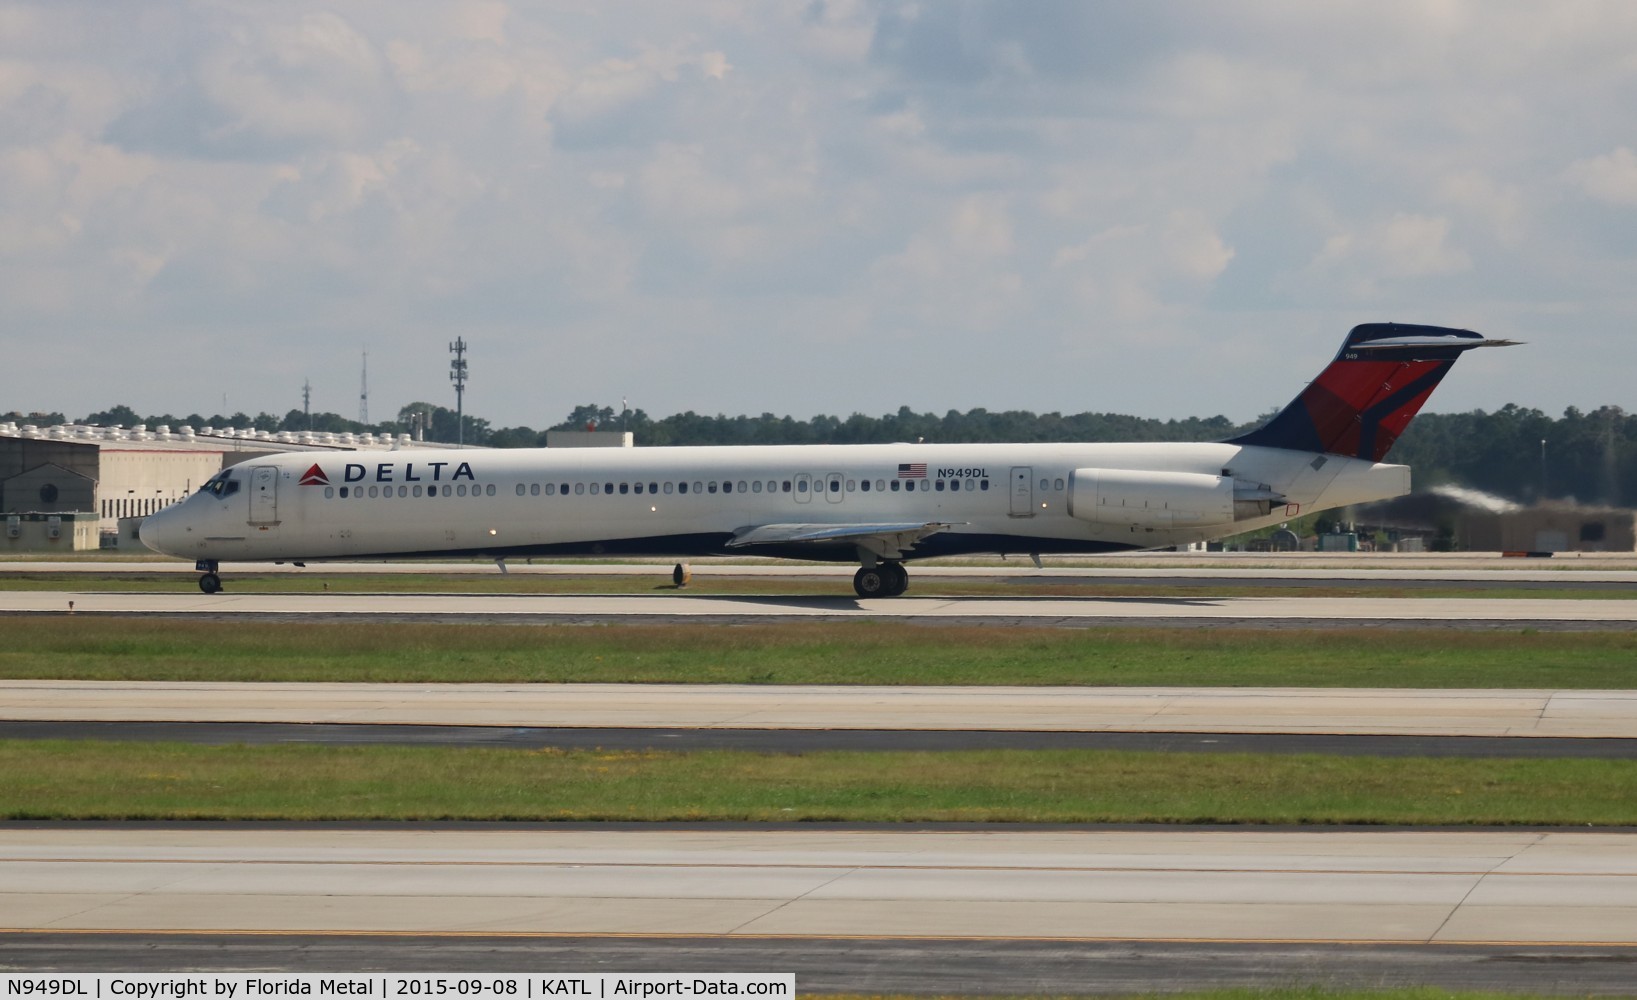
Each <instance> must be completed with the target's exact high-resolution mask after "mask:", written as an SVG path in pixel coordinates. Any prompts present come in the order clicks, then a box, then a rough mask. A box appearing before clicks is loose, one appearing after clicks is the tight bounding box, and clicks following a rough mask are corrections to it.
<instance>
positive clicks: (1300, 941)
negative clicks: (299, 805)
mask: <svg viewBox="0 0 1637 1000" xmlns="http://www.w3.org/2000/svg"><path fill="white" fill-rule="evenodd" d="M0 934H36V935H46V934H72V935H75V936H79V937H142V936H147V937H291V938H296V937H335V938H408V939H435V938H523V939H528V938H542V939H544V938H552V939H557V938H565V939H566V938H593V939H600V938H608V939H616V940H632V941H700V940H711V941H727V940H731V941H982V942H987V943H1009V942H1015V943H1018V944H1029V943H1043V944H1056V943H1062V942H1069V943H1086V944H1092V943H1099V944H1202V945H1343V946H1365V945H1399V946H1408V947H1429V948H1450V949H1461V948H1619V949H1626V950H1637V941H1527V940H1502V939H1497V940H1494V941H1407V940H1403V939H1398V938H1211V937H1077V936H1065V937H1041V936H1039V935H1029V936H1018V937H1007V936H1004V935H995V934H919V935H917V934H766V933H753V934H739V933H734V932H729V933H726V934H683V933H666V932H642V931H606V932H605V931H591V932H587V931H356V930H300V931H270V930H265V929H260V930H222V929H220V928H217V929H211V930H187V929H185V928H175V929H170V928H167V929H160V930H140V931H133V930H106V929H102V928H62V929H60V930H59V929H56V928H50V927H0Z"/></svg>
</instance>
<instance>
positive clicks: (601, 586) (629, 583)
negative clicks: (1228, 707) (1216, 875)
mask: <svg viewBox="0 0 1637 1000" xmlns="http://www.w3.org/2000/svg"><path fill="white" fill-rule="evenodd" d="M1049 572H1050V571H1048V575H1049ZM910 575H911V578H912V580H913V583H912V586H911V590H910V595H909V596H912V597H931V596H936V597H1082V598H1122V597H1157V598H1200V599H1211V598H1232V597H1271V596H1287V595H1289V594H1292V593H1295V594H1300V595H1301V596H1303V597H1391V598H1399V599H1406V600H1408V599H1415V598H1423V599H1426V598H1477V599H1483V600H1497V601H1507V600H1519V599H1523V598H1531V599H1546V600H1632V599H1637V587H1623V588H1606V587H1575V588H1562V587H1557V586H1553V587H1531V586H1530V585H1528V584H1526V583H1519V584H1517V585H1515V586H1509V587H1470V586H1463V585H1462V584H1460V583H1447V584H1439V585H1435V586H1426V587H1421V586H1411V585H1408V584H1402V585H1395V584H1391V583H1389V584H1371V583H1357V582H1349V581H1346V580H1338V581H1335V582H1332V583H1325V584H1322V585H1317V586H1312V585H1309V581H1302V580H1298V579H1291V580H1289V581H1281V582H1279V583H1276V584H1273V585H1267V584H1258V585H1254V586H1252V585H1243V584H1235V583H1234V582H1233V581H1231V580H1223V581H1222V582H1221V583H1211V584H1208V585H1203V586H1200V585H1177V584H1170V583H1165V582H1164V581H1155V582H1153V583H1147V582H1142V583H1103V582H1100V581H1098V580H1096V579H1086V580H1083V581H1076V582H1072V583H1064V582H1061V580H1059V581H1057V582H1049V583H1048V582H1036V581H1034V580H1032V579H1031V578H1029V577H1027V576H1023V577H1004V578H1003V577H988V578H985V577H974V578H966V577H933V576H925V575H919V576H918V575H916V573H915V571H914V567H911V569H910ZM225 582H226V586H227V589H228V590H229V591H230V592H232V593H236V594H318V593H326V592H327V593H335V594H406V593H407V594H598V595H606V594H643V595H649V596H654V595H665V594H673V595H676V594H681V595H685V596H694V597H698V596H749V597H769V596H782V597H808V596H820V595H822V596H830V597H837V598H842V599H850V598H851V597H852V596H853V589H852V582H851V580H850V579H849V578H847V577H844V576H824V577H818V576H813V577H801V576H795V577H757V576H715V575H699V576H695V577H694V578H693V582H692V583H690V584H689V585H688V586H687V587H686V588H685V589H683V590H678V589H677V588H676V587H674V586H672V584H671V581H670V577H669V575H666V574H653V575H627V574H611V575H586V576H579V575H567V574H558V573H510V574H506V575H502V574H501V573H500V572H499V571H494V572H489V573H481V574H474V573H448V574H437V573H381V574H373V573H371V574H364V573H325V572H324V571H322V570H310V571H307V572H302V573H265V574H255V573H249V574H229V575H228V576H227V577H226V581H225ZM0 590H58V591H64V592H69V591H98V592H103V593H180V594H194V593H196V592H197V586H196V584H195V581H194V577H193V576H192V574H191V573H176V572H169V573H165V572H155V573H144V572H133V573H114V574H107V575H103V574H89V573H33V572H30V573H15V572H5V571H4V564H3V563H0Z"/></svg>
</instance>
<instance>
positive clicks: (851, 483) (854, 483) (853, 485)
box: [847, 479, 858, 493]
mask: <svg viewBox="0 0 1637 1000" xmlns="http://www.w3.org/2000/svg"><path fill="white" fill-rule="evenodd" d="M857 489H858V480H856V479H849V480H847V492H848V493H852V492H854V491H856V490H857Z"/></svg>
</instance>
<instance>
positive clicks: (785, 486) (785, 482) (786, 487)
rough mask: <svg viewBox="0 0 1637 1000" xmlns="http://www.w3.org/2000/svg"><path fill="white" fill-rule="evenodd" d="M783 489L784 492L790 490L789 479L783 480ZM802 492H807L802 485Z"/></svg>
mask: <svg viewBox="0 0 1637 1000" xmlns="http://www.w3.org/2000/svg"><path fill="white" fill-rule="evenodd" d="M783 489H784V491H785V492H786V493H789V492H790V480H788V479H786V480H785V481H784V487H783ZM802 492H803V493H806V492H807V490H806V488H805V487H804V488H803V489H802Z"/></svg>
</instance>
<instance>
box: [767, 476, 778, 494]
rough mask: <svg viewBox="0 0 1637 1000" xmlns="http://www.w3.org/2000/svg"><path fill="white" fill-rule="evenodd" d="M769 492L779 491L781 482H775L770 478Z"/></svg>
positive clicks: (768, 483) (768, 482)
mask: <svg viewBox="0 0 1637 1000" xmlns="http://www.w3.org/2000/svg"><path fill="white" fill-rule="evenodd" d="M767 492H769V493H777V492H779V484H778V483H776V482H774V481H773V480H771V479H769V480H768V481H767Z"/></svg>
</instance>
